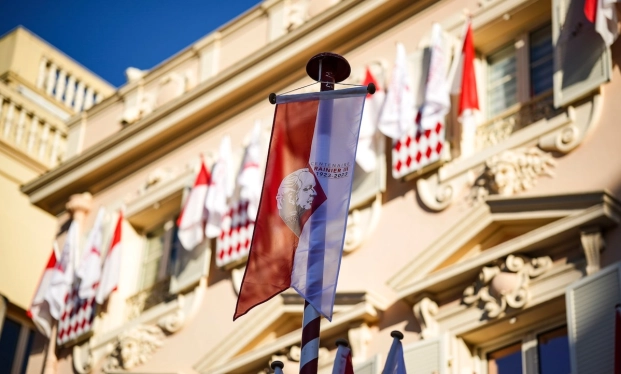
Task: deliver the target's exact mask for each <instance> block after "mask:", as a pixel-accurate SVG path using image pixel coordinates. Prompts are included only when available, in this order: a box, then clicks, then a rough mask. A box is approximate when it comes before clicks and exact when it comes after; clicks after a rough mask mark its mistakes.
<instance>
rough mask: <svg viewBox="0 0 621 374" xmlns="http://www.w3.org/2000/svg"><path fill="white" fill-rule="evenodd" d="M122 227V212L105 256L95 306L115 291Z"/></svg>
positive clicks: (119, 270) (119, 264)
mask: <svg viewBox="0 0 621 374" xmlns="http://www.w3.org/2000/svg"><path fill="white" fill-rule="evenodd" d="M122 227H123V212H122V211H121V212H119V218H118V220H117V222H116V226H115V228H114V235H113V236H112V242H111V243H110V249H109V250H108V253H107V254H106V261H104V265H103V271H102V273H101V281H100V282H99V287H98V288H97V296H96V300H97V304H103V303H104V301H106V299H107V298H108V296H110V294H111V293H112V291H114V290H116V287H117V286H118V284H119V276H120V275H121V248H122V246H121V244H122V241H121V231H122Z"/></svg>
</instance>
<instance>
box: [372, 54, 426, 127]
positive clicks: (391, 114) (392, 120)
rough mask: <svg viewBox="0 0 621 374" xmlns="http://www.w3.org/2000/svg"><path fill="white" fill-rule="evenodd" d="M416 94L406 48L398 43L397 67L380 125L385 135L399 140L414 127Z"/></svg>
mask: <svg viewBox="0 0 621 374" xmlns="http://www.w3.org/2000/svg"><path fill="white" fill-rule="evenodd" d="M416 94H417V92H415V90H414V89H413V86H412V79H411V77H410V73H409V69H408V62H407V55H406V52H405V47H404V46H403V44H401V43H397V56H396V57H395V66H394V67H393V71H392V78H391V80H390V85H389V86H388V93H386V102H385V103H384V107H383V109H382V113H381V115H380V119H379V125H378V126H379V129H380V131H381V132H382V133H384V135H386V136H388V137H389V138H392V139H399V138H400V137H402V136H404V135H405V134H407V132H408V130H409V129H411V128H413V127H414V120H415V117H416V110H415V108H414V106H415V103H416V98H415V95H416Z"/></svg>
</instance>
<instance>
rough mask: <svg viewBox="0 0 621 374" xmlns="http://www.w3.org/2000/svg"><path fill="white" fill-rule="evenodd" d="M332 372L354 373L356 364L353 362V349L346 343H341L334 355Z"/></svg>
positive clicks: (338, 373)
mask: <svg viewBox="0 0 621 374" xmlns="http://www.w3.org/2000/svg"><path fill="white" fill-rule="evenodd" d="M332 374H354V366H353V365H352V363H351V349H349V347H346V346H344V345H339V347H338V348H337V349H336V357H334V366H333V367H332Z"/></svg>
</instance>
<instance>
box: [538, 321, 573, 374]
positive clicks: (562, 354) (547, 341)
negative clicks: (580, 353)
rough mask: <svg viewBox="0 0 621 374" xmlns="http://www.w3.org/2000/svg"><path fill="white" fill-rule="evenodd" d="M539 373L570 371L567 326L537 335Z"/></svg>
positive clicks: (548, 373)
mask: <svg viewBox="0 0 621 374" xmlns="http://www.w3.org/2000/svg"><path fill="white" fill-rule="evenodd" d="M537 347H538V350H539V373H540V374H552V373H553V374H565V373H570V372H571V369H570V367H569V341H568V339H567V326H565V327H561V328H560V329H556V330H552V331H548V332H546V333H543V334H541V335H539V336H537Z"/></svg>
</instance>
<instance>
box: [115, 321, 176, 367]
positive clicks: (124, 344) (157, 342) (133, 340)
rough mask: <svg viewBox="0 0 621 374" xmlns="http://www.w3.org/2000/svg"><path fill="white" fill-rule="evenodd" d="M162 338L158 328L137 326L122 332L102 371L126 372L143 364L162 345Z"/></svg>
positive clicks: (162, 334)
mask: <svg viewBox="0 0 621 374" xmlns="http://www.w3.org/2000/svg"><path fill="white" fill-rule="evenodd" d="M164 337H165V336H164V332H163V331H162V330H161V329H160V328H159V327H158V326H145V325H139V326H136V327H134V328H133V329H131V330H128V331H124V332H122V333H121V334H120V335H119V336H118V338H117V340H116V342H114V348H113V350H112V352H111V353H110V354H109V355H108V357H107V359H106V361H105V363H104V370H105V371H107V372H109V371H118V370H128V369H131V368H134V367H136V366H138V365H141V364H144V363H145V362H146V361H147V360H148V359H149V358H151V356H152V355H153V353H154V352H155V350H157V349H158V348H160V347H161V346H162V345H163V344H164Z"/></svg>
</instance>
